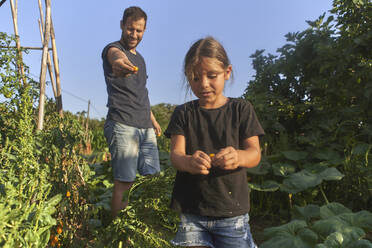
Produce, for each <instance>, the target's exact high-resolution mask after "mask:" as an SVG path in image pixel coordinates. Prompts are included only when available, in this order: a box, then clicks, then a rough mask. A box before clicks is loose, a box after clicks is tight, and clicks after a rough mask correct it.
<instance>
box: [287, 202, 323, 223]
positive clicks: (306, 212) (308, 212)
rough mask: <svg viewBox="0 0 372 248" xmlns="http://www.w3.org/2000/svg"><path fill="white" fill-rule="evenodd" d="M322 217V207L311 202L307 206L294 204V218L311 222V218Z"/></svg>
mask: <svg viewBox="0 0 372 248" xmlns="http://www.w3.org/2000/svg"><path fill="white" fill-rule="evenodd" d="M318 218H320V207H319V206H317V205H313V204H309V205H306V206H305V207H299V206H294V208H293V210H292V219H299V220H304V221H306V222H309V221H310V220H311V219H318Z"/></svg>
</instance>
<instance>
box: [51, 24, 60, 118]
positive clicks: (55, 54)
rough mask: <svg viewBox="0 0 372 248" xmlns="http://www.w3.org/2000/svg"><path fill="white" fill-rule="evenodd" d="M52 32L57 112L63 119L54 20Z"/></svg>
mask: <svg viewBox="0 0 372 248" xmlns="http://www.w3.org/2000/svg"><path fill="white" fill-rule="evenodd" d="M51 18H52V17H51ZM50 32H51V35H52V52H53V64H54V72H55V75H56V86H57V98H56V102H57V111H58V113H59V116H60V117H63V107H62V89H61V79H60V76H59V62H58V54H57V45H56V35H55V33H54V26H53V21H52V19H50Z"/></svg>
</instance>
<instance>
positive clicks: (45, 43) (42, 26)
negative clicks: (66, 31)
mask: <svg viewBox="0 0 372 248" xmlns="http://www.w3.org/2000/svg"><path fill="white" fill-rule="evenodd" d="M4 2H5V1H4ZM2 3H3V2H2ZM38 5H39V12H40V19H39V20H38V21H39V31H40V37H41V43H42V47H22V46H21V44H20V38H19V33H18V0H15V4H14V0H10V7H11V12H12V19H13V27H14V34H15V39H16V46H15V47H1V48H16V49H17V61H18V62H17V67H18V71H19V73H20V75H21V78H22V81H23V85H24V86H26V85H27V82H26V77H25V72H24V67H23V59H22V49H29V50H42V51H43V52H42V58H41V69H40V78H39V83H40V97H39V112H38V121H37V130H42V129H43V124H44V110H45V82H46V73H47V71H49V77H50V80H51V83H52V88H53V94H54V98H55V99H56V105H57V112H58V113H59V115H60V117H63V107H62V90H61V81H60V72H59V63H58V55H57V46H56V38H55V33H54V27H53V22H52V16H51V0H45V22H44V16H43V9H42V4H41V0H38ZM49 42H51V48H50V47H49ZM49 50H51V51H52V57H51V56H50V53H49ZM52 61H53V67H52ZM53 73H54V74H53Z"/></svg>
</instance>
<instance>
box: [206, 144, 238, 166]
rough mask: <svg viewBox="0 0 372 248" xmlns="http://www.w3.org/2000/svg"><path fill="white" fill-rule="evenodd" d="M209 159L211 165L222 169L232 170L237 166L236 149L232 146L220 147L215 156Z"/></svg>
mask: <svg viewBox="0 0 372 248" xmlns="http://www.w3.org/2000/svg"><path fill="white" fill-rule="evenodd" d="M211 160H212V162H211V163H212V164H213V166H217V167H219V168H221V169H224V170H234V169H236V168H238V167H239V155H238V151H237V150H236V149H235V148H234V147H232V146H228V147H226V148H223V149H221V150H220V151H219V152H218V153H217V154H216V155H215V156H212V158H211Z"/></svg>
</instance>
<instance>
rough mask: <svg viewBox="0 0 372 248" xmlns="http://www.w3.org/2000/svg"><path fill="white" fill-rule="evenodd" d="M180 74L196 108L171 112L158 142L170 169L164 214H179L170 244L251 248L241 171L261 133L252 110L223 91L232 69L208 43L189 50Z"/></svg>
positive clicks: (256, 154) (252, 159) (251, 160)
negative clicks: (163, 144)
mask: <svg viewBox="0 0 372 248" xmlns="http://www.w3.org/2000/svg"><path fill="white" fill-rule="evenodd" d="M184 73H185V76H186V79H187V81H188V83H189V84H188V86H189V87H190V88H191V90H192V92H193V93H194V95H195V96H196V97H197V98H198V99H197V100H194V101H191V102H187V103H185V104H183V105H180V106H178V107H177V108H176V109H175V111H174V113H173V114H172V117H171V120H170V123H169V125H168V128H167V130H166V131H165V135H166V136H167V137H168V138H171V161H172V164H173V166H174V167H175V168H176V169H177V175H176V180H175V184H174V188H173V193H172V202H171V207H172V208H173V209H175V210H176V211H179V212H180V213H181V214H180V220H181V222H180V224H179V228H178V232H177V234H176V237H175V238H174V239H173V240H172V243H173V244H175V245H179V246H184V247H210V248H253V247H256V245H255V244H254V242H253V239H252V235H251V233H250V227H249V224H248V220H249V216H248V212H249V188H248V185H247V174H246V170H245V168H248V167H254V166H256V165H257V164H258V163H259V161H260V159H261V151H260V145H259V139H258V136H260V135H263V134H264V131H263V129H262V127H261V125H260V123H259V122H258V120H257V117H256V114H255V112H254V110H253V107H252V105H251V104H250V103H249V102H247V101H245V100H243V99H236V98H228V97H226V96H224V94H223V91H224V87H225V81H226V80H228V79H229V78H230V76H231V74H232V66H231V65H230V61H229V59H228V57H227V54H226V52H225V49H224V48H223V47H222V45H221V44H220V43H219V42H218V41H216V40H215V39H214V38H212V37H206V38H205V39H200V40H198V41H197V42H195V43H194V44H193V45H192V46H191V48H190V49H189V51H188V52H187V54H186V57H185V61H184Z"/></svg>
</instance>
